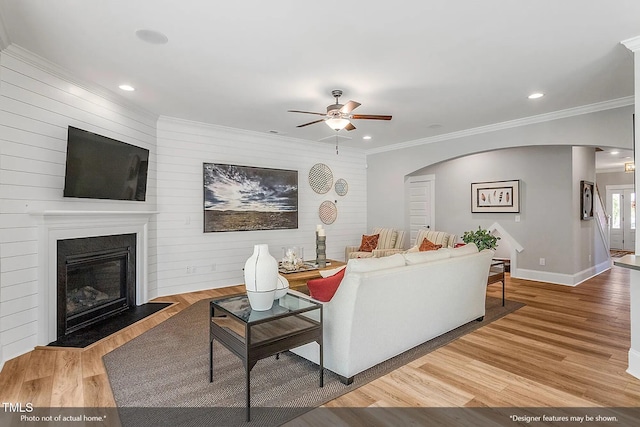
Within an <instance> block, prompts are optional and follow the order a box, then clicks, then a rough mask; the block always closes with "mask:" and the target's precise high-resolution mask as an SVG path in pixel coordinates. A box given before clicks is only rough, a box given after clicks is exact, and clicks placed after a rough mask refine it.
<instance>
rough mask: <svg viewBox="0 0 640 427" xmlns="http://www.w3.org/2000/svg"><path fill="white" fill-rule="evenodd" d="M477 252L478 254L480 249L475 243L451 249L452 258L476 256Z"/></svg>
mask: <svg viewBox="0 0 640 427" xmlns="http://www.w3.org/2000/svg"><path fill="white" fill-rule="evenodd" d="M477 252H478V247H477V246H476V244H475V243H467V244H466V245H464V246H460V247H459V248H455V249H451V256H452V257H457V256H463V255H470V254H475V253H477Z"/></svg>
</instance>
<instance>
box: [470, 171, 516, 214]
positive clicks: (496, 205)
mask: <svg viewBox="0 0 640 427" xmlns="http://www.w3.org/2000/svg"><path fill="white" fill-rule="evenodd" d="M471 212H472V213H480V212H493V213H504V212H520V180H518V179H516V180H513V181H494V182H474V183H472V184H471Z"/></svg>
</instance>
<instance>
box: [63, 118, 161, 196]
mask: <svg viewBox="0 0 640 427" xmlns="http://www.w3.org/2000/svg"><path fill="white" fill-rule="evenodd" d="M148 166H149V150H147V149H144V148H140V147H136V146H135V145H131V144H127V143H125V142H122V141H117V140H115V139H111V138H107V137H106V136H102V135H98V134H95V133H92V132H88V131H86V130H82V129H78V128H75V127H73V126H69V132H68V137H67V166H66V173H65V177H64V193H63V194H64V197H80V198H88V199H111V200H138V201H144V200H145V198H146V193H147V169H148Z"/></svg>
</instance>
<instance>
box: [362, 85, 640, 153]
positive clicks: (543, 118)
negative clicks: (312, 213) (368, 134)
mask: <svg viewBox="0 0 640 427" xmlns="http://www.w3.org/2000/svg"><path fill="white" fill-rule="evenodd" d="M634 102H635V97H633V96H627V97H624V98H618V99H612V100H609V101H603V102H598V103H595V104H589V105H582V106H580V107H574V108H568V109H566V110H559V111H553V112H551V113H545V114H539V115H536V116H530V117H524V118H522V119H515V120H509V121H506V122H500V123H494V124H491V125H487V126H479V127H475V128H471V129H465V130H461V131H458V132H451V133H445V134H442V135H436V136H431V137H428V138H422V139H416V140H413V141H407V142H400V143H398V144H392V145H388V146H385V147H378V148H373V149H371V150H367V151H365V153H366V154H367V155H370V154H378V153H384V152H387V151H395V150H402V149H404V148H410V147H417V146H420V145H426V144H433V143H434V142H441V141H448V140H450V139H458V138H464V137H468V136H473V135H479V134H483V133H489V132H496V131H499V130H504V129H511V128H516V127H520V126H528V125H532V124H536V123H543V122H550V121H552V120H558V119H565V118H568V117H574V116H580V115H583V114H589V113H595V112H598V111H605V110H612V109H615V108H621V107H627V106H629V105H634Z"/></svg>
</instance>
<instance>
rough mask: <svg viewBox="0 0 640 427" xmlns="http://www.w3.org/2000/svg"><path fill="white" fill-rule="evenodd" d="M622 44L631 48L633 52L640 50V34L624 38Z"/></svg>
mask: <svg viewBox="0 0 640 427" xmlns="http://www.w3.org/2000/svg"><path fill="white" fill-rule="evenodd" d="M620 44H623V45H624V47H626V48H627V49H629V50H630V51H631V52H638V51H640V36H636V37H632V38H630V39H626V40H622V41H621V42H620Z"/></svg>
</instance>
